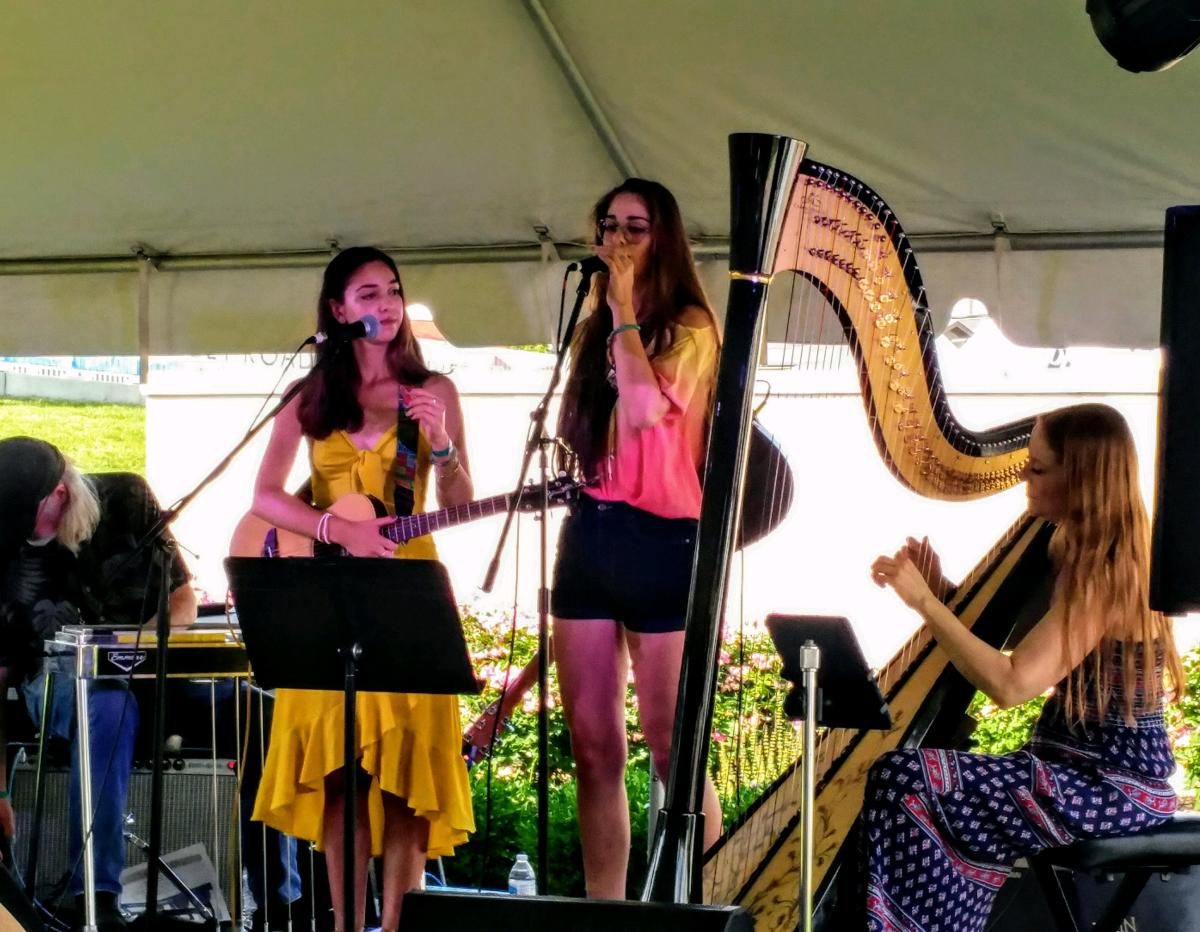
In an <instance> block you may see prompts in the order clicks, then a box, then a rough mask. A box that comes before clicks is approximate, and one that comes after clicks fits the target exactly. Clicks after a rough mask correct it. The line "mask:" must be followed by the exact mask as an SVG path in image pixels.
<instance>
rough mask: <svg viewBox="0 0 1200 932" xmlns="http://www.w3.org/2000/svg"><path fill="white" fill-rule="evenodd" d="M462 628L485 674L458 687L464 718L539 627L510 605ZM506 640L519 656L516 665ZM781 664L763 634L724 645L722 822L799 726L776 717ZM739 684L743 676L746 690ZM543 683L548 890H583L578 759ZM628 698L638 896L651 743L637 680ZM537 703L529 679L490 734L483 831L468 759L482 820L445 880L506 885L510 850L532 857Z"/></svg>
mask: <svg viewBox="0 0 1200 932" xmlns="http://www.w3.org/2000/svg"><path fill="white" fill-rule="evenodd" d="M463 631H464V633H465V635H466V639H467V644H468V646H469V647H470V650H471V659H472V661H473V663H474V666H475V670H476V672H477V674H478V676H479V677H480V678H481V679H482V680H484V691H483V693H482V694H481V695H479V696H464V697H463V703H462V712H463V726H464V728H465V727H466V726H468V725H470V724H471V722H472V721H474V719H475V718H476V717H477V716H478V715H479V714H480V713H481V712H482V711H483V710H484V709H485V708H486V707H487V706H488V705H489V704H490V703H491V702H493V701H494V700H495V699H496V698H497V696H498V695H499V691H500V687H501V685H502V684H503V683H504V682H505V678H506V676H507V679H508V681H509V682H512V681H513V680H515V679H516V677H517V674H518V672H519V671H520V669H521V667H523V666H524V664H525V663H526V662H528V661H529V660H530V659H532V657H533V656H534V654H535V652H536V650H537V629H536V623H535V621H534V620H533V619H530V618H520V617H519V618H518V619H517V623H516V625H515V627H514V625H513V622H512V616H511V615H510V614H509V613H495V614H486V613H478V612H471V611H470V610H469V609H464V617H463ZM510 645H511V647H512V651H513V656H514V658H515V660H514V662H513V664H512V666H511V668H510V666H509V663H508V657H509V650H510ZM778 670H779V658H778V657H777V656H776V655H775V653H774V648H773V647H772V645H771V639H770V637H769V636H767V635H766V634H759V635H754V636H750V637H747V638H746V639H745V642H744V643H743V642H742V641H741V640H739V639H737V638H735V639H734V640H732V641H729V642H727V643H726V644H725V645H724V646H723V650H722V653H721V664H720V669H719V672H718V682H719V684H720V685H719V687H718V690H717V696H716V704H715V708H714V714H713V730H714V735H713V742H712V745H711V752H710V757H709V759H710V772H711V773H712V775H713V778H714V782H716V784H717V788H718V793H719V795H720V797H721V802H722V807H723V809H724V814H725V818H726V821H728V820H729V819H731V818H733V817H734V816H735V815H737V814H738V813H739V812H740V811H742V810H743V809H745V807H746V806H748V805H749V804H750V803H751V802H753V800H754V799H755V797H756V796H757V795H758V794H759V793H760V792H761V791H762V790H763V789H764V788H765V787H766V786H768V785H769V784H770V782H771V780H772V779H774V777H775V776H776V775H777V774H778V773H779V772H780V771H781V770H782V769H783V768H784V767H787V766H789V765H790V764H791V763H792V762H794V761H795V759H796V752H797V749H798V738H797V733H796V731H795V729H794V728H793V727H792V723H791V722H790V721H788V720H787V719H786V717H784V715H783V699H784V696H785V695H786V691H785V690H783V689H781V688H780V682H779V679H778ZM739 684H741V685H742V686H743V688H742V689H741V690H739V688H738V687H739ZM549 687H550V689H549V692H550V701H549V707H550V715H549V725H550V734H549V750H550V765H549V770H550V794H549V809H548V812H549V819H548V821H549V863H550V864H552V865H553V870H552V872H551V877H550V889H549V892H550V893H554V894H559V895H566V896H578V895H582V893H583V858H582V854H581V852H580V848H579V830H578V827H577V824H576V817H575V783H574V766H573V764H572V759H571V742H570V736H569V735H568V733H567V728H566V722H565V721H564V719H563V715H562V707H561V705H560V703H559V702H558V687H557V680H556V679H555V676H554V674H553V670H552V671H551V676H550V682H549ZM628 698H629V701H628V702H627V703H626V706H625V708H626V713H625V715H626V726H627V729H628V734H629V766H628V768H627V769H626V775H625V788H626V792H627V793H628V795H629V808H630V812H631V813H633V818H632V820H631V822H632V825H631V832H632V834H631V846H630V847H631V857H630V870H629V877H630V885H629V893H630V894H631V895H635V896H636V895H638V894H640V893H641V882H642V878H643V877H644V874H645V860H646V847H647V831H646V826H647V818H646V816H647V815H648V811H649V801H650V751H649V748H648V747H647V746H646V743H645V740H644V738H643V736H642V733H641V731H640V729H639V727H638V719H637V707H636V704H635V702H634V698H633V693H632V683H631V685H630V693H629V697H628ZM536 709H537V695H536V686H535V688H534V689H531V690H530V691H529V692H528V693H526V695H525V697H524V698H523V700H522V701H521V702H520V704H519V705H518V706H517V708H516V710H514V713H513V715H512V716H511V719H510V721H509V722H508V723H507V725H506V726H505V727H504V728H502V729H501V730H500V733H499V735H498V737H497V740H496V744H495V747H494V748H493V752H492V755H491V760H490V765H491V820H490V825H491V828H490V832H488V831H486V827H487V825H488V819H487V806H488V762H480V763H478V764H476V765H475V766H474V767H472V768H471V771H470V780H471V791H472V798H473V800H474V805H475V821H476V826H477V830H476V832H475V834H474V835H473V836H472V837H471V840H470V842H469V843H468V844H467V845H465V846H463V847H461V848H459V849H458V852H457V853H456V855H455V857H454V858H453V859H451V860H447V861H446V872H447V881H448V882H449V883H451V884H454V885H463V886H475V885H479V886H482V887H484V888H485V889H498V888H504V887H506V886H507V882H508V870H509V868H510V867H511V866H512V863H513V860H514V859H515V858H516V855H517V853H518V852H521V851H524V852H526V853H527V854H529V855H530V857H531V859H532V858H533V856H534V853H535V852H536V850H537V819H536V813H537V717H536V714H535V713H536ZM739 748H740V750H741V755H740V760H741V761H742V763H741V764H740V766H739V764H738V760H739V755H738V749H739ZM739 780H740V786H739Z"/></svg>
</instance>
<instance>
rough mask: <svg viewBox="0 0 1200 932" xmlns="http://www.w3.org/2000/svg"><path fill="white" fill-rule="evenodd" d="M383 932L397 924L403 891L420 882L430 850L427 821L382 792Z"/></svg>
mask: <svg viewBox="0 0 1200 932" xmlns="http://www.w3.org/2000/svg"><path fill="white" fill-rule="evenodd" d="M383 819H384V822H383V908H382V910H381V911H380V912H381V915H380V917H379V920H380V924H381V925H382V927H383V932H394V930H395V929H396V927H397V926H398V925H399V924H400V907H401V905H402V904H403V901H404V894H405V893H407V892H408V891H409V890H414V889H416V888H417V887H419V886H420V885H421V877H422V875H423V874H424V873H425V860H426V854H425V853H426V851H428V850H429V822H428V820H426V819H423V818H421V817H420V816H418V815H417V814H416V813H415V812H413V811H412V810H411V809H409V808H408V803H407V802H405V801H404V800H403V799H401V798H400V797H398V796H392V795H391V794H390V793H384V794H383Z"/></svg>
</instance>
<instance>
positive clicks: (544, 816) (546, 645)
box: [480, 262, 596, 894]
mask: <svg viewBox="0 0 1200 932" xmlns="http://www.w3.org/2000/svg"><path fill="white" fill-rule="evenodd" d="M578 267H579V266H578V265H577V264H576V263H574V262H572V263H571V264H570V265H569V266H567V271H568V272H570V271H572V270H574V269H576V268H578ZM595 269H596V267H595V264H592V263H585V264H584V265H583V274H582V277H581V278H580V279H579V286H578V287H577V288H576V289H575V306H574V307H573V308H571V316H570V318H569V319H568V321H567V329H566V330H565V331H564V332H563V334H562V341H561V342H560V343H559V345H558V355H557V358H556V359H555V360H554V371H553V372H552V373H551V374H550V384H549V385H548V386H547V388H546V393H545V394H544V395H543V396H542V400H541V401H539V402H538V405H537V407H536V408H534V409H533V411H531V412H530V414H529V419H530V421H531V423H530V426H529V435H528V438H527V440H526V442H525V453H524V456H523V458H522V459H521V470H520V472H519V473H518V475H517V486H516V490H515V492H514V494H513V495H511V496H510V497H509V505H508V512H507V513H506V514H505V516H504V526H503V527H502V528H501V529H500V539H499V540H498V541H497V542H496V552H495V554H494V555H493V556H492V562H491V563H490V564H489V565H488V570H487V575H486V576H485V577H484V581H483V583H482V585H481V586H480V588H481V589H482V590H483V591H484V592H491V591H492V587H493V586H494V585H495V583H496V573H497V572H498V571H499V569H500V555H501V554H502V553H503V552H504V544H505V541H506V540H507V539H508V532H509V529H510V528H511V527H512V523H513V518H514V517H515V516H516V513H517V505H518V503H519V502H520V501H521V492H522V490H523V488H524V482H525V475H526V473H528V472H529V464H530V463H531V462H532V461H533V454H534V452H535V451H536V452H538V454H539V456H538V469H539V470H540V471H541V487H542V498H541V511H540V513H539V518H540V520H541V525H542V526H541V533H540V537H539V541H540V547H541V565H540V585H539V587H538V598H537V606H538V636H537V662H538V709H537V723H538V741H537V757H538V775H537V839H538V851H537V889H538V893H542V894H544V893H545V892H546V890H547V884H548V881H549V859H548V854H549V851H548V849H549V834H550V833H549V812H550V715H549V707H548V706H547V704H546V698H547V688H548V686H547V683H548V679H549V677H548V671H549V669H550V564H549V561H550V541H549V536H548V535H549V528H548V524H549V518H550V513H549V501H550V452H549V451H550V449H551V448H552V447H555V446H557V445H558V444H560V443H561V441H559V440H558V438H556V437H550V436H549V435H548V434H547V433H546V417H547V415H548V414H549V411H550V400H551V399H552V398H553V397H554V392H555V390H556V389H557V388H558V383H559V380H560V379H561V378H562V368H563V361H564V360H565V359H566V355H567V347H568V346H570V345H571V337H572V336H573V335H574V333H575V325H576V323H578V321H579V312H580V310H581V309H582V307H583V299H584V298H586V297H587V293H588V290H589V288H590V287H591V278H592V273H593V272H594V271H595ZM563 287H564V291H565V289H566V283H565V282H564V283H563ZM559 321H560V323H561V321H562V318H561V317H560V318H559ZM514 622H515V620H514Z"/></svg>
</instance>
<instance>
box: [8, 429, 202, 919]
mask: <svg viewBox="0 0 1200 932" xmlns="http://www.w3.org/2000/svg"><path fill="white" fill-rule="evenodd" d="M158 516H159V506H158V502H157V501H156V500H155V498H154V493H153V492H151V491H150V487H149V486H148V485H147V484H146V482H145V480H144V479H142V477H140V476H137V475H134V474H132V473H105V474H98V475H92V476H84V475H82V474H81V473H80V472H79V471H78V470H77V469H76V468H75V466H74V465H72V464H71V462H70V461H69V460H68V459H67V458H66V457H64V456H63V455H62V453H61V452H60V451H59V450H58V449H57V448H56V447H55V446H54V445H53V444H50V443H47V442H46V441H44V440H37V439H34V438H32V437H9V438H7V439H4V440H0V689H3V690H5V691H7V688H8V686H10V685H20V686H21V689H22V692H23V694H24V698H25V702H26V705H27V707H28V708H29V712H30V717H31V718H32V719H33V721H34V722H35V723H36V722H38V721H39V720H40V717H41V709H42V697H43V694H44V691H45V685H46V678H45V675H44V673H43V671H42V664H41V655H42V645H43V642H44V641H45V640H46V639H48V638H52V637H53V636H54V634H55V632H57V631H58V630H59V629H60V628H61V627H62V626H63V625H67V624H76V625H78V624H104V625H119V626H128V627H136V626H140V625H145V624H148V623H151V622H152V621H153V619H154V615H155V612H156V610H157V608H158V588H159V579H160V574H159V570H158V568H157V566H156V561H155V558H154V552H153V551H154V548H153V547H145V548H141V549H139V548H138V543H139V542H140V541H141V540H142V538H143V537H144V536H145V534H146V532H147V531H149V530H150V528H151V527H153V525H154V523H155V522H156V520H157V519H158ZM170 580H171V591H170V594H169V597H168V606H169V612H170V618H171V625H172V626H184V625H188V624H191V622H192V621H194V620H195V617H196V595H195V592H194V590H193V589H192V587H191V585H190V584H189V583H188V571H187V567H186V566H185V565H184V563H183V561H182V560H181V559H180V558H179V556H178V555H176V556H175V558H174V560H173V562H172V565H171V570H170ZM3 707H4V703H2V702H0V749H3V748H4V747H5V746H6V745H5V731H4V715H3ZM138 719H139V715H138V705H137V701H136V700H135V699H134V698H133V696H132V695H131V694H130V693H129V690H128V688H127V686H126V683H125V682H123V681H120V680H97V681H96V682H95V684H94V688H93V689H92V690H91V691H90V707H89V710H88V728H89V733H90V741H91V764H92V766H91V769H92V787H93V796H92V798H93V801H94V807H95V813H94V817H93V819H92V822H91V825H92V839H93V847H94V850H95V868H94V876H95V886H96V903H97V923H98V928H99V930H100V932H119V930H122V929H124V928H125V922H124V920H123V919H122V917H121V914H120V911H119V910H118V908H117V904H118V899H119V897H120V892H121V884H120V874H121V869H122V868H123V867H124V863H125V842H124V838H123V836H122V830H123V819H124V810H125V794H126V789H127V787H128V783H129V773H130V770H131V768H132V761H133V745H134V738H135V736H136V734H137V727H138ZM47 732H48V735H47V737H48V739H51V740H56V741H58V742H61V743H63V744H64V745H66V744H69V745H70V746H71V748H72V754H71V795H70V799H71V815H70V827H71V829H70V830H71V837H70V846H69V851H70V861H71V863H72V864H73V865H75V875H74V876H73V877H72V878H71V882H70V888H69V889H70V892H72V893H74V894H76V916H77V918H78V921H79V922H80V923H82V921H83V916H82V909H80V908H79V906H80V902H79V901H80V894H81V892H82V889H83V882H82V870H81V858H80V856H79V852H80V850H81V848H82V841H81V838H82V832H81V827H80V823H81V818H80V805H79V782H80V781H79V760H78V753H77V750H78V749H77V748H76V747H75V735H76V728H75V700H74V684H73V683H72V682H71V681H70V679H69V678H67V677H55V678H54V686H53V689H52V692H51V697H50V707H49V716H48V723H47ZM0 781H2V782H0V830H3V831H4V832H5V833H6V834H8V835H11V834H13V828H14V826H13V812H12V801H11V800H10V799H9V797H8V791H7V788H8V774H7V766H6V758H5V756H4V755H2V754H0Z"/></svg>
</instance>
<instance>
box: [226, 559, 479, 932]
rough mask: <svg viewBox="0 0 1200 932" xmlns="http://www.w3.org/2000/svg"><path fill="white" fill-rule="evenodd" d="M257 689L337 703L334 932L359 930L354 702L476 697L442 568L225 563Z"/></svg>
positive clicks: (384, 563)
mask: <svg viewBox="0 0 1200 932" xmlns="http://www.w3.org/2000/svg"><path fill="white" fill-rule="evenodd" d="M225 570H226V572H227V573H228V574H229V588H230V589H231V590H232V592H233V596H234V603H235V606H236V608H237V615H238V621H239V623H240V625H241V629H242V637H243V638H244V639H245V642H246V653H247V654H248V655H249V657H250V667H251V669H252V670H253V674H254V679H255V681H256V682H257V683H258V685H259V686H262V687H264V688H268V689H272V688H276V687H282V688H285V689H333V690H341V691H342V692H343V694H344V696H345V717H344V719H343V729H344V735H345V740H344V743H343V748H342V750H343V763H342V767H343V775H344V778H345V794H346V796H345V818H344V820H343V823H342V845H343V848H342V858H343V860H342V878H343V887H342V895H343V898H344V899H343V914H342V920H343V922H342V928H344V929H354V928H357V918H356V917H355V905H356V900H357V897H356V896H355V889H354V886H355V885H354V880H355V869H354V815H355V810H356V804H357V800H356V782H357V781H356V780H355V761H356V758H357V755H356V753H355V750H356V749H355V731H356V728H355V711H356V710H355V701H356V696H357V693H358V691H359V690H360V689H364V690H368V691H370V692H392V693H436V694H454V693H478V692H479V688H480V687H479V683H478V682H477V681H476V679H475V674H474V673H473V672H472V669H471V661H470V657H469V655H468V654H467V645H466V641H465V640H464V639H463V633H462V625H461V623H460V621H459V617H458V610H457V608H456V607H455V601H454V594H453V592H452V591H451V589H450V578H449V576H448V575H447V573H446V568H445V567H444V566H442V564H441V563H438V562H437V561H436V560H390V559H388V560H384V559H381V560H371V559H341V558H333V559H329V558H292V559H264V558H257V557H229V558H228V559H226V560H225Z"/></svg>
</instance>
